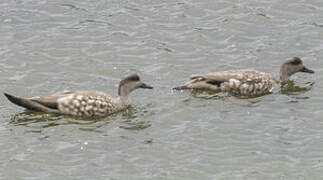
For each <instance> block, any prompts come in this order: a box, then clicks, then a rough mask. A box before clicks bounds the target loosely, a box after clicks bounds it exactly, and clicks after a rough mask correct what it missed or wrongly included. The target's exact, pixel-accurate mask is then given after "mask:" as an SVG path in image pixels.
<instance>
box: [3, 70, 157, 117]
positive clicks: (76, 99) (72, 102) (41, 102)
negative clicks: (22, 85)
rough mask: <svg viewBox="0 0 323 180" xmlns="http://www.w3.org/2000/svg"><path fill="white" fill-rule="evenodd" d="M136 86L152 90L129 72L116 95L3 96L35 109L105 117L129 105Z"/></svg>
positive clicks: (100, 93) (81, 92) (66, 92)
mask: <svg viewBox="0 0 323 180" xmlns="http://www.w3.org/2000/svg"><path fill="white" fill-rule="evenodd" d="M137 88H146V89H153V87H151V86H149V85H147V84H145V83H143V82H141V80H140V78H139V76H138V75H137V74H130V75H127V76H125V77H124V78H123V79H122V80H121V81H120V83H119V88H118V95H119V97H117V98H113V97H111V96H110V95H108V94H105V93H103V92H98V91H62V92H57V93H55V94H51V95H44V96H37V97H31V98H25V97H16V96H13V95H10V94H7V93H4V95H5V96H6V97H7V98H8V100H9V101H11V102H12V103H14V104H16V105H18V106H22V107H24V108H26V109H29V110H33V111H40V112H45V113H56V114H66V115H76V116H85V117H92V116H106V115H109V114H112V113H114V112H117V111H120V110H123V109H125V108H127V107H128V106H129V105H130V101H129V99H128V96H129V94H130V93H131V92H132V91H133V90H135V89H137Z"/></svg>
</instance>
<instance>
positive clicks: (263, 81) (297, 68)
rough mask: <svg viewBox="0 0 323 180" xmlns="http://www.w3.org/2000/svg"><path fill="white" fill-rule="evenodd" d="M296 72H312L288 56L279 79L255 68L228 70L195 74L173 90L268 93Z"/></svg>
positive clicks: (259, 94)
mask: <svg viewBox="0 0 323 180" xmlns="http://www.w3.org/2000/svg"><path fill="white" fill-rule="evenodd" d="M297 72H305V73H314V71H312V70H310V69H308V68H306V67H305V66H304V65H303V62H302V60H301V59H300V58H298V57H292V58H288V59H287V60H286V61H285V62H284V63H283V64H282V65H281V67H280V73H279V74H280V77H279V80H278V79H275V78H274V77H273V76H272V75H270V74H268V73H266V72H260V71H256V70H228V71H218V72H213V73H208V74H204V75H195V76H192V77H191V80H190V81H188V82H187V83H185V84H184V85H183V86H179V87H175V88H174V89H175V90H184V89H192V90H209V91H214V92H228V93H230V94H233V95H239V96H261V95H265V94H269V93H271V92H272V91H273V89H274V88H275V86H280V85H284V84H285V83H286V82H287V81H288V79H289V77H290V76H291V75H293V74H295V73H297Z"/></svg>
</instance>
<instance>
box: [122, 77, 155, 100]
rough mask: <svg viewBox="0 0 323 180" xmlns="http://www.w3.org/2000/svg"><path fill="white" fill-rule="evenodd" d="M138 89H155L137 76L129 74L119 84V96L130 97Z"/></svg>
mask: <svg viewBox="0 0 323 180" xmlns="http://www.w3.org/2000/svg"><path fill="white" fill-rule="evenodd" d="M138 88H144V89H153V87H151V86H149V85H147V84H145V83H143V82H141V80H140V77H139V76H138V75H137V74H129V75H127V76H125V77H124V78H122V80H121V81H120V83H119V89H118V94H119V96H128V95H129V94H130V93H131V92H132V91H133V90H135V89H138Z"/></svg>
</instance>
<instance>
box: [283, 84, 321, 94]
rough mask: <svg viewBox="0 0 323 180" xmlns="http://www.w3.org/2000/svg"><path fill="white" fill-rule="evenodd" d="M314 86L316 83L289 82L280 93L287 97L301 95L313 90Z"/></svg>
mask: <svg viewBox="0 0 323 180" xmlns="http://www.w3.org/2000/svg"><path fill="white" fill-rule="evenodd" d="M314 84H315V82H305V83H299V82H298V83H296V82H294V81H287V83H286V84H285V85H283V86H282V87H281V90H280V92H281V93H282V94H287V95H295V94H301V93H304V92H307V91H309V90H311V89H312V87H313V86H314Z"/></svg>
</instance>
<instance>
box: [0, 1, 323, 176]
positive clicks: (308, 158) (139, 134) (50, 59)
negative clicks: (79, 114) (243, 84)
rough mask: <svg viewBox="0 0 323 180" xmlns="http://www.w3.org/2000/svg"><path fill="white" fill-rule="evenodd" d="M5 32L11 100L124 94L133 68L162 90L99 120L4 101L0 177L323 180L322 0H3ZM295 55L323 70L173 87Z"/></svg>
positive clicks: (2, 77)
mask: <svg viewBox="0 0 323 180" xmlns="http://www.w3.org/2000/svg"><path fill="white" fill-rule="evenodd" d="M0 34H1V35H0V92H1V93H2V92H5V91H6V92H11V93H13V94H16V95H20V96H33V95H39V94H49V93H53V92H56V91H60V90H64V89H97V90H100V91H106V92H108V93H110V94H112V95H116V88H117V84H118V81H119V79H120V77H122V76H124V75H125V74H127V73H129V72H136V73H139V74H140V75H141V77H142V79H143V80H144V81H145V82H147V83H150V84H152V85H153V86H154V87H155V89H154V91H148V90H146V91H145V90H137V91H136V92H134V93H133V94H132V100H133V103H134V105H133V107H132V108H131V109H129V110H127V111H124V112H121V113H118V114H115V115H113V116H110V117H107V118H104V119H98V120H82V119H75V118H71V117H63V116H53V115H46V114H41V113H40V114H39V113H30V112H24V111H23V109H22V108H18V107H17V106H15V105H13V104H11V103H9V102H8V101H7V100H6V99H5V97H4V96H3V95H1V96H0V114H1V115H0V179H40V180H42V179H66V180H67V179H97V180H101V179H111V180H112V179H192V180H193V179H194V180H196V179H216V180H227V179H228V180H232V179H236V180H242V179H246V180H253V179H254V180H259V179H261V180H272V179H276V180H305V179H306V180H319V179H322V178H323V137H322V136H323V110H322V102H323V97H322V96H323V85H322V82H323V81H322V72H323V65H322V63H321V61H322V58H323V1H305V0H286V1H282V0H281V1H279V0H266V1H256V0H247V1H238V0H219V1H214V0H203V1H193V0H169V1H167V0H165V1H154V0H134V1H127V0H107V1H104V0H102V1H90V0H86V1H76V0H74V1H63V0H51V1H46V0H29V1H27V0H15V1H14V0H0ZM290 56H300V57H302V59H303V60H304V63H305V64H306V65H307V66H308V67H310V68H312V69H314V70H315V71H316V74H314V75H313V76H312V75H308V74H302V73H299V74H297V75H296V76H294V77H293V79H294V82H295V86H297V87H300V88H297V87H293V88H292V90H290V91H286V92H282V93H275V94H271V95H267V96H263V97H259V98H253V99H239V98H235V97H230V96H227V95H223V94H219V95H215V94H206V93H201V94H200V93H198V94H194V93H193V94H192V93H189V92H184V93H174V92H172V91H171V90H170V88H171V87H174V86H177V85H179V84H182V83H183V82H185V81H186V80H187V79H188V77H189V76H190V75H191V74H198V73H206V72H212V71H216V70H227V69H237V68H253V69H258V70H262V71H266V72H270V73H273V74H277V72H278V68H279V66H280V64H281V62H282V61H283V60H284V59H285V58H287V57H290ZM311 82H315V84H314V85H313V86H310V83H311ZM302 88H303V89H302Z"/></svg>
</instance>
